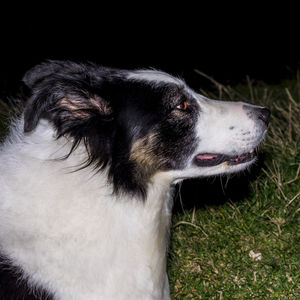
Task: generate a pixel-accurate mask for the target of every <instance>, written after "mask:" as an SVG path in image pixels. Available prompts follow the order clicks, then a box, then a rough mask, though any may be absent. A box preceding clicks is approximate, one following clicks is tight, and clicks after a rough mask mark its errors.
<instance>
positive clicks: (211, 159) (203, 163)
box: [195, 150, 256, 167]
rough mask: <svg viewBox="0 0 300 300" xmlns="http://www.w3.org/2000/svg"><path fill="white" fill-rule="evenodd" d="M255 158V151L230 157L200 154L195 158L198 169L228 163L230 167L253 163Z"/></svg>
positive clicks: (217, 154)
mask: <svg viewBox="0 0 300 300" xmlns="http://www.w3.org/2000/svg"><path fill="white" fill-rule="evenodd" d="M255 157H256V151H255V150H251V151H249V152H246V153H242V154H239V155H236V156H229V155H225V154H219V153H200V154H198V155H197V156H196V157H195V164H196V165H197V166H198V167H213V166H217V165H219V164H222V163H224V162H226V163H227V164H228V165H231V166H233V165H239V164H243V163H246V162H249V161H252V160H253V159H254V158H255Z"/></svg>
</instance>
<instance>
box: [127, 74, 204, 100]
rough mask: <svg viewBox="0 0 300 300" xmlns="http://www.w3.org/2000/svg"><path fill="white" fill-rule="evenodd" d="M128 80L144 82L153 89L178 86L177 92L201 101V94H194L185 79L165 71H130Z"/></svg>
mask: <svg viewBox="0 0 300 300" xmlns="http://www.w3.org/2000/svg"><path fill="white" fill-rule="evenodd" d="M126 79H127V80H132V81H135V82H143V83H148V84H150V85H151V86H152V87H154V88H155V87H159V86H161V85H164V86H165V85H170V87H174V86H177V87H178V89H177V91H181V92H182V93H185V94H186V95H189V96H190V97H191V98H194V99H195V100H198V99H199V96H200V95H199V94H197V93H196V92H194V91H193V90H192V89H191V88H190V87H189V86H188V85H187V84H186V83H185V81H184V80H183V79H181V78H178V77H175V76H172V75H171V74H168V73H166V72H163V71H158V70H152V69H150V70H149V69H142V70H135V71H130V72H128V73H127V74H126Z"/></svg>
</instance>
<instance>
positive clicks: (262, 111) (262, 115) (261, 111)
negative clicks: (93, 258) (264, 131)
mask: <svg viewBox="0 0 300 300" xmlns="http://www.w3.org/2000/svg"><path fill="white" fill-rule="evenodd" d="M256 113H257V118H258V119H259V120H261V121H263V122H264V123H265V124H266V125H268V124H269V121H270V115H271V112H270V110H269V109H267V108H265V107H262V108H261V107H259V108H256Z"/></svg>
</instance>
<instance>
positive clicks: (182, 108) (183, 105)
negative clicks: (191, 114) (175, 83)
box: [176, 101, 188, 111]
mask: <svg viewBox="0 0 300 300" xmlns="http://www.w3.org/2000/svg"><path fill="white" fill-rule="evenodd" d="M187 107H188V104H187V102H186V101H183V102H182V103H181V104H179V105H177V106H176V108H177V109H179V110H184V111H185V110H187Z"/></svg>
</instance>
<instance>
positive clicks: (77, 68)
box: [22, 60, 85, 88]
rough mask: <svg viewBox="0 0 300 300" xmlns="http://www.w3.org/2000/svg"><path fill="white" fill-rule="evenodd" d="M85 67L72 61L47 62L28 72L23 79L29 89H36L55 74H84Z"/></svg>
mask: <svg viewBox="0 0 300 300" xmlns="http://www.w3.org/2000/svg"><path fill="white" fill-rule="evenodd" d="M84 71H85V66H84V65H83V64H78V63H74V62H72V61H68V60H66V61H59V60H47V61H46V62H43V63H41V64H39V65H36V66H35V67H33V68H32V69H30V70H29V71H27V72H26V73H25V75H24V77H23V79H22V81H23V82H24V83H25V85H26V86H27V87H29V88H34V86H36V85H37V84H39V83H41V82H42V81H43V80H44V79H47V78H48V77H49V76H51V75H53V74H75V73H78V74H80V73H83V72H84Z"/></svg>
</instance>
